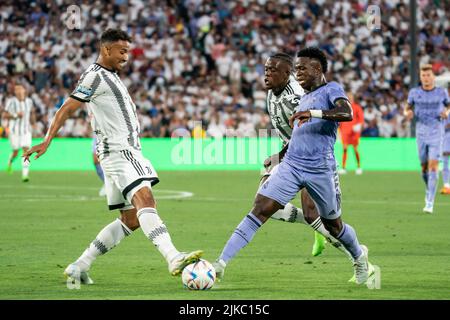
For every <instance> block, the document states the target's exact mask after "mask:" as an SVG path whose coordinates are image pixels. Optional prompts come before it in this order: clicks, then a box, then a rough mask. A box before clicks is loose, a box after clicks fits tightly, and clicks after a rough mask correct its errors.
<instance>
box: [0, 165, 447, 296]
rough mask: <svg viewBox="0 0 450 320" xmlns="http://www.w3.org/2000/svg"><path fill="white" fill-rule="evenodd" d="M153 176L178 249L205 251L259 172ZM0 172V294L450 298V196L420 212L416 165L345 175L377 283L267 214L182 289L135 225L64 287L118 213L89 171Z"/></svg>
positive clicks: (243, 203) (225, 228)
mask: <svg viewBox="0 0 450 320" xmlns="http://www.w3.org/2000/svg"><path fill="white" fill-rule="evenodd" d="M160 178H161V182H160V183H159V185H157V186H156V187H155V194H156V197H157V199H158V211H159V213H160V215H161V217H162V218H163V220H164V221H165V223H166V225H167V227H168V228H169V231H170V233H171V235H172V240H173V241H174V243H175V244H176V246H177V247H178V248H179V249H180V250H185V251H186V250H194V249H203V250H204V251H205V256H204V258H205V259H207V260H209V261H211V262H212V261H213V260H214V259H215V258H216V257H217V256H218V254H219V253H220V252H221V250H222V248H223V246H224V244H225V242H226V241H227V240H228V238H229V236H230V235H231V233H232V231H233V230H234V228H235V227H236V225H237V224H238V223H239V222H240V221H241V219H242V217H243V216H244V215H245V214H247V212H248V211H249V210H250V208H251V205H252V200H253V197H254V194H255V190H256V187H257V184H258V180H259V175H258V172H242V171H240V172H239V171H230V172H206V171H204V172H160ZM0 181H1V184H0V204H1V224H0V274H1V276H0V299H450V290H449V288H450V276H449V273H450V236H449V230H450V196H443V195H439V194H438V195H437V196H436V204H435V213H434V214H433V215H426V214H424V213H422V212H421V210H422V207H423V205H424V203H423V199H424V191H423V189H424V187H423V183H422V181H421V178H420V174H419V173H413V172H409V173H408V172H365V173H364V174H363V175H362V176H356V175H354V173H349V174H348V175H346V176H343V177H341V187H342V192H343V203H342V205H343V218H344V221H346V222H347V223H349V224H351V225H353V227H354V228H355V229H356V231H357V234H358V236H359V239H360V241H361V242H362V243H364V244H366V245H367V246H368V247H369V250H370V253H369V257H370V260H371V262H372V263H373V264H375V265H378V266H379V267H380V268H381V289H378V290H376V289H374V290H369V289H367V287H365V286H356V285H354V284H351V283H348V282H347V280H348V279H349V278H350V277H351V275H352V272H353V268H352V266H351V264H350V262H349V261H348V260H347V258H346V257H345V256H344V255H343V254H341V253H340V252H339V251H337V250H336V249H334V248H333V247H331V246H329V245H327V247H326V249H325V250H324V252H323V254H322V255H321V256H319V257H312V256H311V246H312V243H313V232H312V230H311V229H310V228H308V227H306V226H304V225H300V224H291V223H285V222H279V221H273V220H271V221H269V222H268V223H267V224H266V225H264V226H263V228H262V229H261V230H260V231H259V232H258V233H257V235H256V236H255V238H254V239H253V241H252V242H251V243H250V244H249V245H248V246H247V247H246V248H244V249H243V250H242V251H241V252H240V253H239V254H238V256H237V257H236V258H235V259H234V260H233V261H232V262H231V263H230V264H229V266H228V268H227V270H226V273H225V278H224V281H222V282H221V283H219V284H217V285H216V286H215V287H214V288H213V289H212V290H210V291H204V292H195V291H189V290H187V289H184V288H183V287H182V284H181V279H180V278H177V277H172V276H170V275H169V273H168V270H167V265H166V263H165V262H164V260H163V259H162V257H161V256H160V255H159V252H157V250H156V249H155V248H154V247H153V245H152V244H151V243H150V242H149V241H148V240H147V239H146V238H145V237H144V235H143V234H142V232H141V231H140V230H137V232H135V233H134V234H133V235H132V236H130V237H128V238H126V239H124V240H123V241H122V243H121V244H120V245H119V246H118V247H116V248H115V249H114V250H112V251H111V252H109V253H108V254H106V255H105V256H102V257H100V258H98V259H97V261H96V263H95V264H94V265H93V267H92V269H91V273H90V274H91V276H92V278H93V279H94V281H95V284H94V285H92V286H82V287H81V289H79V290H69V289H67V287H66V283H65V279H64V277H63V275H62V273H63V270H64V268H65V267H66V265H67V264H68V263H70V262H72V261H74V260H75V259H76V258H77V257H78V256H79V255H80V254H81V252H82V251H83V250H84V249H85V248H86V246H87V245H88V244H89V242H90V241H91V240H92V239H93V238H94V237H95V235H96V234H97V233H98V232H99V231H100V229H101V228H102V227H103V226H105V225H106V224H107V223H109V222H111V221H112V220H113V219H114V218H115V217H116V216H117V214H118V212H114V213H110V212H108V211H107V208H106V205H105V204H106V203H105V200H104V199H103V198H100V197H98V196H97V192H98V189H99V187H100V183H99V181H98V178H97V177H96V175H95V173H94V172H33V171H32V172H31V182H29V183H27V184H24V183H22V182H21V181H20V173H19V172H15V173H14V174H13V175H7V174H6V173H0ZM182 192H184V193H182ZM189 193H190V194H189ZM182 196H185V198H180V197H182ZM186 196H189V197H186ZM174 197H175V198H176V199H174ZM177 197H178V198H177ZM295 203H296V204H298V203H299V202H298V200H295Z"/></svg>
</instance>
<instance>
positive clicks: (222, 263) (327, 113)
mask: <svg viewBox="0 0 450 320" xmlns="http://www.w3.org/2000/svg"><path fill="white" fill-rule="evenodd" d="M327 67H328V65H327V59H326V56H325V54H324V53H323V51H321V50H320V49H318V48H315V47H313V48H306V49H303V50H301V51H299V52H298V54H297V58H296V61H295V72H296V78H297V80H298V81H299V83H300V85H301V86H302V87H303V89H304V90H305V92H306V94H305V95H304V96H303V98H302V99H301V100H300V102H299V104H298V107H297V110H298V112H296V113H295V114H294V115H293V116H292V117H291V119H290V123H291V126H292V127H293V131H292V137H291V140H290V142H289V146H288V150H287V152H286V155H285V156H284V159H283V161H281V163H280V164H279V166H278V170H277V171H276V172H273V173H272V175H271V177H270V179H268V180H266V182H264V183H263V184H262V185H261V187H260V188H259V190H258V194H257V196H256V198H255V201H254V205H253V208H252V209H251V211H250V212H249V213H248V215H246V216H245V217H244V219H243V220H242V221H241V223H240V224H239V225H238V226H237V228H236V229H235V231H234V232H233V234H232V235H231V237H230V239H229V240H228V242H227V243H226V245H225V247H224V249H223V251H222V253H221V255H220V257H219V258H218V259H217V260H216V262H214V264H213V265H214V268H215V269H216V274H217V277H218V279H221V278H222V277H223V275H224V272H225V267H226V265H227V264H228V263H229V262H230V261H231V259H232V258H233V257H234V256H235V255H236V254H237V253H238V252H239V251H240V250H241V249H242V248H243V247H245V246H246V245H247V244H248V243H249V242H250V241H251V240H252V239H253V236H254V235H255V233H256V232H257V231H258V229H259V228H260V227H261V226H262V225H263V224H264V223H265V222H266V221H267V220H268V219H269V218H270V217H271V216H272V215H273V214H274V213H275V212H276V211H277V210H279V209H281V208H283V207H284V206H285V205H286V204H287V203H288V202H289V201H290V200H291V199H292V198H293V197H295V195H296V194H297V193H298V192H299V190H301V189H303V188H306V190H308V193H309V194H310V196H311V198H312V199H313V200H314V202H315V204H316V206H317V209H318V211H319V215H320V217H321V220H322V222H323V224H324V226H325V228H326V229H327V230H328V231H329V232H330V234H331V235H332V236H333V237H335V238H336V239H337V240H338V241H340V242H341V243H342V245H343V246H344V247H345V249H346V250H347V251H348V252H350V254H351V256H352V261H353V266H354V277H355V282H356V283H357V284H363V283H366V281H367V279H368V277H369V275H371V274H372V273H373V272H374V269H373V267H372V265H370V263H369V261H368V249H367V247H365V246H363V245H360V244H359V241H358V239H357V237H356V232H355V230H354V229H353V228H352V227H351V226H350V225H348V224H345V223H344V222H343V221H342V219H341V217H340V216H341V192H340V188H339V176H338V175H337V172H336V160H335V158H334V144H335V142H336V132H337V128H338V122H340V121H351V120H352V117H353V115H352V109H351V106H350V103H349V101H348V98H347V97H346V95H345V92H344V90H343V89H342V87H341V86H340V85H339V84H337V83H336V82H330V83H327V82H326V80H325V76H324V73H326V72H327ZM294 124H295V125H294Z"/></svg>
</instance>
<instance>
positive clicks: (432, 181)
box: [427, 171, 439, 203]
mask: <svg viewBox="0 0 450 320" xmlns="http://www.w3.org/2000/svg"><path fill="white" fill-rule="evenodd" d="M438 179H439V173H438V172H437V171H429V172H428V186H427V202H430V203H434V196H435V195H436V190H437V182H438Z"/></svg>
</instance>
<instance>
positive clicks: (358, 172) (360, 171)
mask: <svg viewBox="0 0 450 320" xmlns="http://www.w3.org/2000/svg"><path fill="white" fill-rule="evenodd" d="M355 173H356V174H357V175H358V176H359V175H362V173H363V171H362V169H361V168H358V169H356V171H355Z"/></svg>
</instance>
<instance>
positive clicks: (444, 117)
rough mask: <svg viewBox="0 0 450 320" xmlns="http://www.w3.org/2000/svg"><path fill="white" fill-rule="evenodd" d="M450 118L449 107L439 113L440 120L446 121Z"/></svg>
mask: <svg viewBox="0 0 450 320" xmlns="http://www.w3.org/2000/svg"><path fill="white" fill-rule="evenodd" d="M449 116H450V105H448V106H447V108H445V109H444V110H443V111H442V112H441V119H447V118H448V117H449Z"/></svg>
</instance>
